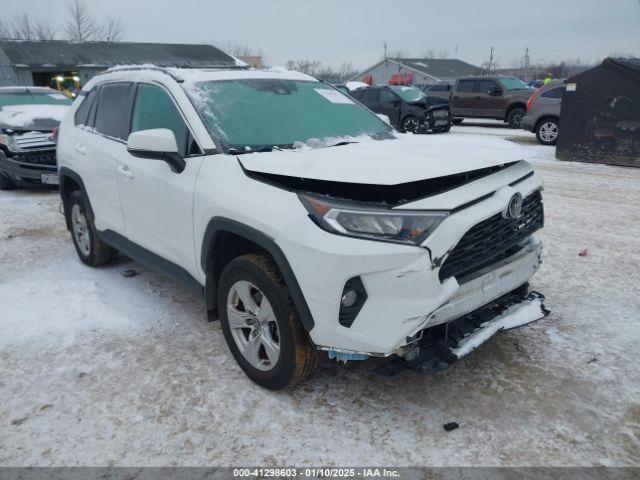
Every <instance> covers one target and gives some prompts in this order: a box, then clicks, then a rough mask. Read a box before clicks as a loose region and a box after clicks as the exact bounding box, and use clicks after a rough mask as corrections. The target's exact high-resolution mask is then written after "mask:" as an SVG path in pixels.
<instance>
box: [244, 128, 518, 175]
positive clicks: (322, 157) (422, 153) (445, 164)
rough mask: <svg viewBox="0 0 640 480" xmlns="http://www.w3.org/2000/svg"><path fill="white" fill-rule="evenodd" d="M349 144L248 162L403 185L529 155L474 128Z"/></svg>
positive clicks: (252, 157)
mask: <svg viewBox="0 0 640 480" xmlns="http://www.w3.org/2000/svg"><path fill="white" fill-rule="evenodd" d="M398 137H399V138H398V139H396V140H379V141H375V140H366V141H362V142H360V143H352V144H348V145H342V146H335V147H327V148H316V149H304V150H283V151H273V152H266V153H251V154H245V155H242V156H240V157H238V160H239V161H240V163H241V165H242V166H243V168H244V169H245V170H247V171H249V172H257V173H264V174H272V175H281V176H287V177H294V178H295V177H297V178H305V179H311V180H323V181H332V182H346V183H358V184H369V185H398V184H403V183H408V182H416V181H420V180H427V179H433V178H438V177H447V176H451V175H456V174H459V173H465V172H471V171H474V170H481V169H486V168H489V167H496V166H500V165H504V164H508V163H512V162H516V161H518V160H522V159H523V158H524V155H523V149H522V147H521V146H520V145H518V144H516V143H514V142H510V141H508V140H504V139H501V138H491V137H489V136H481V135H470V134H442V135H412V134H405V135H398Z"/></svg>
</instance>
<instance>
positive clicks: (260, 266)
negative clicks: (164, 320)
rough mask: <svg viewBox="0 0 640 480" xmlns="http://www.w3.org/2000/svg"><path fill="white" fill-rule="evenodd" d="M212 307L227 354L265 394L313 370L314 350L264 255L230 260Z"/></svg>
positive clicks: (250, 255) (309, 373)
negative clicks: (215, 305) (215, 308)
mask: <svg viewBox="0 0 640 480" xmlns="http://www.w3.org/2000/svg"><path fill="white" fill-rule="evenodd" d="M217 304H218V311H219V312H220V323H221V326H222V332H223V333H224V337H225V340H226V341H227V345H228V346H229V350H231V354H232V355H233V357H234V358H235V360H236V362H238V364H239V365H240V367H241V368H242V370H243V371H244V373H245V374H246V375H247V376H248V377H249V378H250V379H251V380H253V381H254V382H255V383H257V384H258V385H261V386H262V387H265V388H268V389H269V390H281V389H284V388H291V387H295V386H296V385H298V384H300V383H301V382H303V381H304V380H305V379H307V378H308V377H309V376H310V375H311V373H312V372H313V371H314V370H315V367H316V365H317V355H316V352H315V349H314V347H313V345H312V344H311V341H310V340H309V338H308V336H307V333H306V332H305V331H304V329H303V328H302V324H301V323H300V319H299V317H298V312H297V311H296V308H295V306H294V305H293V301H292V300H291V295H290V293H289V289H288V288H287V286H286V284H285V282H284V280H283V279H282V276H281V275H280V272H279V271H278V269H277V267H276V266H275V265H274V264H273V262H272V261H271V260H270V259H269V258H268V257H267V256H265V255H258V254H249V255H242V256H240V257H238V258H236V259H234V260H232V261H231V262H230V263H229V264H228V265H227V266H226V267H225V269H224V271H223V272H222V276H221V277H220V282H219V287H218V302H217Z"/></svg>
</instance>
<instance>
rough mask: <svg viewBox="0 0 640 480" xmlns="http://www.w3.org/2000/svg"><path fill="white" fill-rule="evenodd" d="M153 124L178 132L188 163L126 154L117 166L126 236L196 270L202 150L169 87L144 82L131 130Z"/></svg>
mask: <svg viewBox="0 0 640 480" xmlns="http://www.w3.org/2000/svg"><path fill="white" fill-rule="evenodd" d="M153 128H167V129H169V130H171V131H172V132H173V133H174V135H175V137H176V142H177V144H178V151H179V153H180V155H181V156H182V157H183V158H184V159H185V160H186V168H185V169H184V171H182V172H180V173H176V172H173V171H172V170H171V169H170V168H169V166H168V165H167V164H166V163H165V162H163V161H160V160H151V159H145V158H139V157H134V156H133V155H130V154H129V153H127V154H126V156H125V157H124V158H123V161H122V162H121V164H120V166H119V168H120V172H121V175H120V180H119V186H120V198H121V200H122V207H123V209H124V216H125V229H126V236H127V238H128V239H129V240H131V241H132V242H134V243H136V244H138V245H140V246H142V247H144V248H146V249H147V250H150V251H151V252H153V253H155V254H157V255H159V256H161V257H162V258H164V259H166V260H169V261H170V262H172V263H174V264H176V265H178V266H180V267H182V268H183V269H185V270H187V271H189V272H190V273H191V275H192V276H196V275H197V274H198V272H197V268H196V262H195V250H194V237H193V192H194V185H195V180H196V175H197V173H198V170H199V168H200V165H201V162H202V156H201V150H200V148H199V147H198V145H197V143H196V142H195V140H194V137H193V135H192V133H191V131H190V129H189V128H188V126H187V123H186V121H185V120H184V117H183V115H182V112H181V110H180V109H179V107H178V106H177V104H176V102H175V101H174V99H173V97H172V96H171V94H170V93H169V91H168V90H166V89H165V88H164V87H162V86H160V85H156V84H147V83H140V84H138V86H137V92H136V95H135V101H134V103H133V113H132V116H131V132H137V131H140V130H148V129H153Z"/></svg>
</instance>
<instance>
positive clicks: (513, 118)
mask: <svg viewBox="0 0 640 480" xmlns="http://www.w3.org/2000/svg"><path fill="white" fill-rule="evenodd" d="M524 113H525V112H524V108H514V109H513V110H511V111H510V112H509V115H508V116H507V123H509V127H511V128H520V122H521V121H522V118H523V117H524Z"/></svg>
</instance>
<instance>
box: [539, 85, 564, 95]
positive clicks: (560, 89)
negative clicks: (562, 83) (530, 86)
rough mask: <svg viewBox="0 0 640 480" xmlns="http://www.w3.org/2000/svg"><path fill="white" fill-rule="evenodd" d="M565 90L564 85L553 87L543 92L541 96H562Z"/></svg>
mask: <svg viewBox="0 0 640 480" xmlns="http://www.w3.org/2000/svg"><path fill="white" fill-rule="evenodd" d="M563 90H564V87H558V88H552V89H551V90H547V91H546V92H543V93H541V94H540V96H541V97H544V98H562V92H563Z"/></svg>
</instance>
